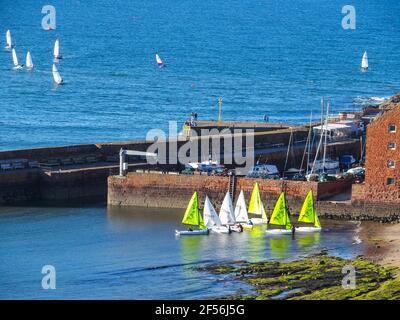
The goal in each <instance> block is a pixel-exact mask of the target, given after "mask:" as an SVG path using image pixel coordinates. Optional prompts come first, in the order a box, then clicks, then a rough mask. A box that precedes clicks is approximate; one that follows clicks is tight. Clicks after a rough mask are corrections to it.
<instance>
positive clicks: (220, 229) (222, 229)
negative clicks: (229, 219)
mask: <svg viewBox="0 0 400 320" xmlns="http://www.w3.org/2000/svg"><path fill="white" fill-rule="evenodd" d="M209 230H210V231H211V232H213V233H224V234H228V233H231V230H230V229H229V228H227V227H225V226H215V227H212V228H210V229H209Z"/></svg>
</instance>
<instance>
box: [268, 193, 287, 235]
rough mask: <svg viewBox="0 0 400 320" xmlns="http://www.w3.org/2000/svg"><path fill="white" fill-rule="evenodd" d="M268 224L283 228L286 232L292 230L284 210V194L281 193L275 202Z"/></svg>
mask: <svg viewBox="0 0 400 320" xmlns="http://www.w3.org/2000/svg"><path fill="white" fill-rule="evenodd" d="M269 224H274V225H277V226H284V227H285V228H286V229H287V230H290V229H292V223H291V222H290V217H289V215H288V213H287V210H286V201H285V193H284V192H282V193H281V195H280V196H279V198H278V201H276V204H275V208H274V211H273V212H272V215H271V219H270V220H269Z"/></svg>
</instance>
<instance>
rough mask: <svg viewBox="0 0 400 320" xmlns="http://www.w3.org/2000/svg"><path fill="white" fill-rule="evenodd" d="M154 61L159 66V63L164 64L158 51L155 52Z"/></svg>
mask: <svg viewBox="0 0 400 320" xmlns="http://www.w3.org/2000/svg"><path fill="white" fill-rule="evenodd" d="M156 61H157V64H158V65H159V66H161V65H163V64H164V62H163V61H162V60H161V58H160V56H159V55H158V53H156Z"/></svg>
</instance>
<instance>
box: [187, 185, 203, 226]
mask: <svg viewBox="0 0 400 320" xmlns="http://www.w3.org/2000/svg"><path fill="white" fill-rule="evenodd" d="M182 223H183V224H190V225H193V226H199V229H201V230H205V229H206V226H205V225H204V221H203V217H202V216H201V214H200V211H199V201H198V197H197V192H195V193H193V196H192V198H191V199H190V201H189V204H188V206H187V208H186V211H185V215H184V216H183V219H182Z"/></svg>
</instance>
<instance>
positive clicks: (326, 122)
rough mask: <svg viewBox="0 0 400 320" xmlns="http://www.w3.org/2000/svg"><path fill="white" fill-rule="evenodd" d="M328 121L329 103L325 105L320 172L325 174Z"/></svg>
mask: <svg viewBox="0 0 400 320" xmlns="http://www.w3.org/2000/svg"><path fill="white" fill-rule="evenodd" d="M328 119H329V101H328V103H327V105H326V119H325V139H324V155H323V158H322V172H325V159H326V139H327V136H328Z"/></svg>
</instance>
